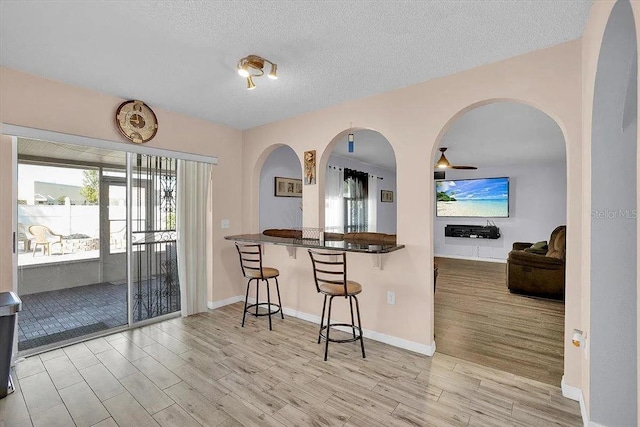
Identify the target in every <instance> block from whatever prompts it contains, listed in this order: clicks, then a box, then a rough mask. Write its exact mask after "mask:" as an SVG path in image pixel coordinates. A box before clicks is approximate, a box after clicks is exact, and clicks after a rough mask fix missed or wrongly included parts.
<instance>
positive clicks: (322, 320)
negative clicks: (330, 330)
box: [318, 294, 327, 344]
mask: <svg viewBox="0 0 640 427" xmlns="http://www.w3.org/2000/svg"><path fill="white" fill-rule="evenodd" d="M326 308H327V295H326V294H325V296H324V304H322V316H321V317H320V330H319V331H318V344H320V340H321V339H322V335H321V334H322V327H323V326H324V312H325V309H326Z"/></svg>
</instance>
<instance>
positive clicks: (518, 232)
mask: <svg viewBox="0 0 640 427" xmlns="http://www.w3.org/2000/svg"><path fill="white" fill-rule="evenodd" d="M503 176H506V177H509V218H490V219H491V221H493V222H494V223H495V224H496V225H497V226H498V227H499V228H500V235H501V236H500V238H499V239H496V240H492V239H468V238H461V237H445V236H444V228H445V226H446V225H447V224H471V225H486V224H487V220H486V219H485V218H441V217H435V212H434V218H435V220H434V234H433V242H434V252H435V255H436V256H443V257H447V256H454V257H456V256H457V257H472V258H479V259H499V260H506V259H507V254H508V253H509V251H510V250H511V247H512V245H513V242H537V241H540V240H549V236H550V235H551V232H552V231H553V229H554V228H556V227H557V226H558V225H562V224H566V221H567V220H566V218H567V209H566V203H567V202H566V199H567V174H566V163H565V162H557V163H553V164H545V165H531V166H528V165H518V166H502V167H486V168H478V170H475V171H462V170H447V171H446V178H447V179H468V178H493V177H503ZM431 185H435V183H434V182H432V183H431ZM569 244H570V243H569Z"/></svg>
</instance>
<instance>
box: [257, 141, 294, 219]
mask: <svg viewBox="0 0 640 427" xmlns="http://www.w3.org/2000/svg"><path fill="white" fill-rule="evenodd" d="M276 176H279V177H284V178H297V179H302V166H300V159H298V156H297V155H296V153H295V151H293V150H292V149H291V148H289V147H287V146H282V147H279V148H276V149H275V150H274V151H273V152H272V153H271V154H270V155H269V157H268V158H267V160H266V161H265V162H264V165H263V166H262V172H261V173H260V231H264V230H266V229H267V228H293V227H302V209H301V208H302V198H301V197H276V196H274V193H275V192H274V178H275V177H276Z"/></svg>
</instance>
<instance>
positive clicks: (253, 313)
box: [245, 302, 282, 316]
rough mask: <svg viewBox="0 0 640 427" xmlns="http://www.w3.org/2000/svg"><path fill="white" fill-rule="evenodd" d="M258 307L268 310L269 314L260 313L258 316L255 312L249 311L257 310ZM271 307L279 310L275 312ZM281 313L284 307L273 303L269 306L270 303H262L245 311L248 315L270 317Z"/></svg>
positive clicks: (253, 305) (249, 306) (252, 305)
mask: <svg viewBox="0 0 640 427" xmlns="http://www.w3.org/2000/svg"><path fill="white" fill-rule="evenodd" d="M256 305H257V306H258V307H266V308H267V312H266V313H258V314H256V312H255V310H254V311H253V312H251V311H249V310H250V309H251V307H254V308H255V306H256ZM271 307H278V308H277V309H275V310H272V309H271ZM280 311H282V307H280V306H279V305H278V304H273V303H271V304H269V303H268V302H260V303H258V304H251V305H248V306H247V308H246V310H245V312H246V313H247V314H251V315H252V316H270V315H274V314H276V313H279V312H280Z"/></svg>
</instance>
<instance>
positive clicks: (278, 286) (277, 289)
mask: <svg viewBox="0 0 640 427" xmlns="http://www.w3.org/2000/svg"><path fill="white" fill-rule="evenodd" d="M275 279H276V291H278V304H280V316H281V317H282V320H284V312H283V311H282V300H281V299H280V285H278V278H277V277H276V278H275Z"/></svg>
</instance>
